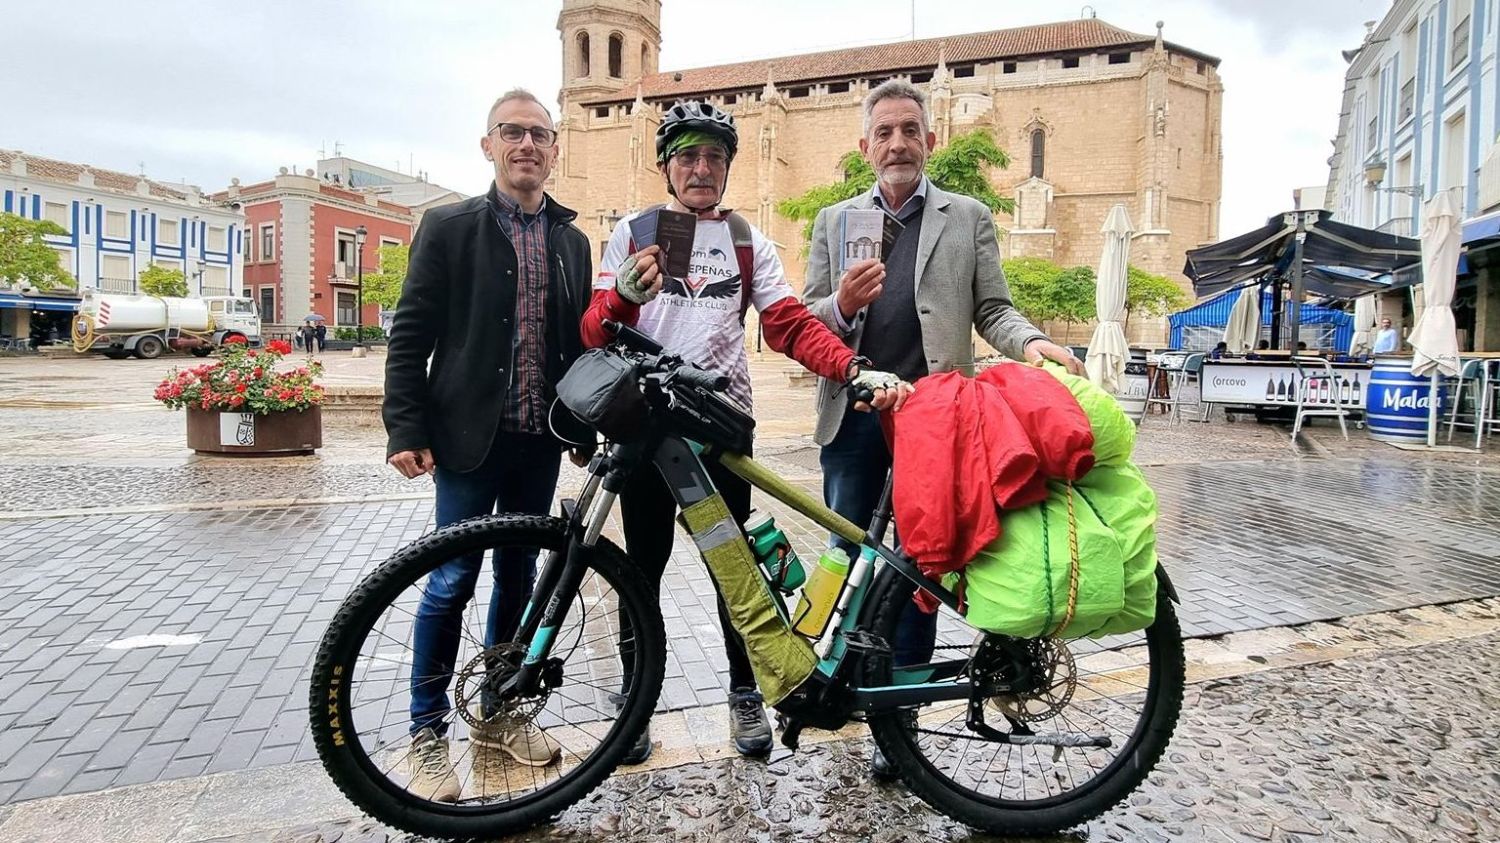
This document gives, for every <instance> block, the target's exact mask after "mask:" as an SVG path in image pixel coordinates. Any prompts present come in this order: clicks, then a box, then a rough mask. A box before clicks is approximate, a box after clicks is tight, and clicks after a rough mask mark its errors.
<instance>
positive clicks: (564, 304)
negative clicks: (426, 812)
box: [382, 89, 593, 802]
mask: <svg viewBox="0 0 1500 843" xmlns="http://www.w3.org/2000/svg"><path fill="white" fill-rule="evenodd" d="M552 125H553V124H552V117H551V115H550V114H548V112H547V109H546V108H545V107H543V106H542V104H541V103H540V102H539V101H537V99H536V97H534V96H532V95H531V94H530V93H528V92H526V91H523V90H519V89H518V90H513V91H510V92H509V93H507V94H505V95H504V96H502V97H500V98H499V99H498V100H496V101H495V104H494V105H492V106H491V107H490V111H489V119H488V121H487V122H486V123H485V126H486V127H487V128H486V132H485V135H484V137H482V138H480V140H479V148H480V149H481V150H482V151H483V153H484V157H485V158H486V159H488V160H489V161H491V162H492V163H493V165H494V168H495V179H494V182H493V183H492V184H491V185H490V188H489V191H488V193H487V194H486V195H485V196H480V197H475V198H473V199H469V200H467V201H465V202H461V203H458V204H455V205H448V206H444V207H441V208H437V209H434V210H432V211H429V212H427V214H426V216H424V217H423V219H422V225H421V227H420V228H419V229H418V231H417V235H416V237H415V238H414V239H413V241H412V247H411V260H410V263H409V264H408V267H407V273H406V281H405V284H404V285H403V287H402V291H401V300H400V303H399V304H398V305H397V307H396V315H395V320H394V323H393V325H392V327H391V338H390V344H389V349H388V356H387V358H386V367H385V403H384V406H383V408H382V415H383V417H384V420H385V428H386V432H387V434H388V435H389V445H388V447H387V453H388V455H389V456H388V459H387V462H389V463H390V464H391V466H393V467H394V468H395V469H396V470H397V471H399V472H401V474H402V475H403V476H405V477H408V478H415V477H419V476H422V475H427V474H430V475H432V476H433V478H434V480H435V482H436V486H437V500H436V516H437V525H438V526H439V527H443V526H446V525H448V524H453V523H455V522H458V521H462V520H464V519H466V518H473V517H476V516H480V515H488V514H490V513H492V512H495V511H496V510H497V509H498V511H500V512H510V513H527V514H538V515H544V514H546V513H547V512H548V510H549V509H550V507H551V504H552V495H553V492H554V491H555V490H556V487H557V475H558V469H559V464H560V461H561V453H562V450H563V449H564V448H565V447H567V446H566V445H565V444H564V442H563V441H562V440H560V439H558V438H557V436H556V435H555V434H554V433H553V432H552V430H553V428H551V427H549V424H548V408H549V407H550V405H551V402H552V398H553V395H554V387H555V385H556V383H557V381H558V380H559V379H561V378H562V376H563V373H564V372H566V371H567V369H568V367H569V366H570V365H572V363H573V361H574V360H575V359H577V357H578V355H579V354H581V353H582V351H583V346H582V342H581V339H580V336H579V331H578V326H579V321H580V319H581V318H582V316H583V311H584V308H585V307H586V306H587V304H588V299H589V281H590V277H591V276H592V274H593V261H592V258H591V255H590V249H589V243H588V239H587V238H586V237H585V236H584V234H583V232H581V231H579V230H578V229H577V228H576V227H575V226H574V225H573V219H574V217H575V216H576V214H575V213H574V212H573V211H571V210H569V209H567V208H564V207H563V206H561V205H559V204H557V202H556V201H555V200H553V199H552V197H550V196H548V195H546V193H544V192H543V185H544V184H545V182H546V180H547V175H548V173H549V172H551V170H552V165H553V163H554V162H555V161H556V160H557V149H556V141H557V133H556V132H555V131H554V130H553V128H552ZM429 358H430V360H431V364H430V366H429ZM573 441H584V440H583V439H580V438H575V439H574V440H573ZM496 556H497V557H498V558H495V559H494V561H493V568H494V571H493V576H494V593H493V595H492V597H491V602H490V606H489V609H488V615H487V617H486V619H485V622H484V626H485V632H484V635H485V644H486V646H490V645H493V644H494V643H495V642H500V641H506V640H508V639H509V638H510V637H511V636H512V635H513V634H514V632H515V628H516V626H517V625H518V623H519V619H520V615H521V611H522V609H523V608H524V607H525V605H526V601H527V599H528V598H529V597H530V595H531V587H532V580H533V577H534V576H535V565H536V554H535V552H525V553H512V552H506V553H500V554H496ZM482 563H483V554H476V555H474V556H473V557H469V558H464V559H461V560H455V561H452V562H448V563H446V564H444V565H443V566H442V567H440V568H438V569H437V570H436V571H433V573H432V574H431V575H429V577H428V582H427V586H426V589H425V590H424V592H423V595H422V599H421V603H420V604H419V606H418V608H417V613H416V621H415V625H414V630H413V645H412V649H413V654H412V658H413V664H412V679H411V726H410V732H411V736H412V745H411V752H410V757H409V759H408V765H409V768H410V770H411V773H412V777H411V783H410V785H409V788H410V789H411V791H412V792H413V793H417V794H418V795H420V796H423V797H425V798H427V799H432V800H434V801H440V802H454V801H457V800H458V798H459V796H460V791H461V786H460V782H459V781H458V778H457V776H456V775H455V774H454V769H453V765H452V764H451V763H450V759H449V747H448V740H447V729H448V725H449V724H450V723H452V722H453V720H454V718H455V716H456V714H455V712H453V711H452V704H451V703H450V701H449V699H448V686H449V685H450V684H451V683H452V679H453V668H454V661H455V659H456V657H457V653H458V649H459V643H460V636H461V631H462V629H463V627H464V626H465V625H466V621H465V619H464V611H465V608H466V607H467V605H468V603H469V601H470V600H471V599H472V598H473V596H474V591H475V587H476V585H477V583H478V580H479V574H480V568H481V565H482ZM475 714H477V715H478V716H477V717H476V718H475V719H476V720H478V721H483V720H484V719H485V718H487V717H489V716H491V713H490V712H482V711H481V712H475ZM471 733H472V734H471V737H472V740H473V743H474V746H475V747H476V748H482V749H485V750H489V751H493V752H503V753H505V754H506V755H509V756H510V757H511V758H512V759H514V760H515V761H516V762H518V763H521V764H527V765H531V766H537V767H542V766H547V765H550V764H553V763H555V762H556V761H557V759H558V755H559V748H558V745H557V744H556V742H554V741H552V740H551V739H550V738H548V737H547V735H546V734H545V733H543V732H542V730H541V729H539V728H537V727H535V726H533V725H529V724H528V725H527V726H525V727H523V728H513V729H509V730H506V729H502V728H501V727H499V726H498V725H493V726H489V727H485V726H483V725H481V726H476V727H474V728H473V729H472V730H471ZM475 766H476V769H477V768H478V767H479V766H480V765H479V763H478V762H477V761H476V764H475Z"/></svg>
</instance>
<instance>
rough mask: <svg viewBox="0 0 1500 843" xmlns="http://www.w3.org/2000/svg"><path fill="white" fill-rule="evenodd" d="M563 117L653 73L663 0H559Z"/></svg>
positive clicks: (558, 24) (656, 58) (558, 23)
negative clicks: (589, 102)
mask: <svg viewBox="0 0 1500 843" xmlns="http://www.w3.org/2000/svg"><path fill="white" fill-rule="evenodd" d="M557 31H558V34H559V35H561V36H562V62H563V72H562V79H563V85H562V93H561V97H560V98H561V100H562V107H563V115H562V116H563V117H564V118H566V117H568V116H569V112H570V111H572V110H573V107H574V106H575V105H576V104H577V103H578V102H580V101H582V100H584V99H588V98H591V97H598V96H604V95H608V94H612V93H614V92H616V91H618V90H620V89H621V88H622V87H625V86H628V85H632V84H634V83H636V82H639V81H640V80H641V79H642V78H643V77H646V76H650V75H652V74H654V73H656V66H657V61H658V59H659V58H660V56H661V0H563V5H562V12H561V13H559V14H558V16H557Z"/></svg>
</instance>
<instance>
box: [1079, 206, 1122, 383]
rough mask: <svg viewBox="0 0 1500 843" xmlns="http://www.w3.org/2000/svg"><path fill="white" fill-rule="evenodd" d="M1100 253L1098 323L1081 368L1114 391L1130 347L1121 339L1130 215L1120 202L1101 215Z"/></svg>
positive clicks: (1120, 381) (1096, 296)
mask: <svg viewBox="0 0 1500 843" xmlns="http://www.w3.org/2000/svg"><path fill="white" fill-rule="evenodd" d="M1100 230H1101V231H1103V232H1104V253H1103V254H1102V255H1101V256H1100V257H1099V273H1098V275H1097V277H1096V285H1097V286H1096V287H1095V288H1094V308H1095V313H1096V316H1097V320H1098V325H1097V326H1096V327H1095V328H1094V336H1093V338H1092V339H1091V340H1089V349H1088V354H1087V355H1086V356H1085V357H1084V363H1083V365H1084V368H1085V369H1087V370H1088V373H1089V380H1091V381H1093V382H1094V383H1096V384H1098V385H1099V386H1100V387H1101V388H1103V389H1104V391H1105V392H1109V393H1118V392H1119V391H1120V387H1121V386H1123V385H1124V381H1125V360H1126V359H1127V358H1128V357H1129V356H1130V346H1129V345H1127V344H1126V342H1125V329H1124V327H1123V326H1122V324H1121V323H1123V322H1124V321H1125V289H1126V283H1127V276H1128V275H1129V271H1130V234H1131V228H1130V216H1129V215H1128V214H1127V213H1126V212H1125V206H1124V205H1116V206H1114V207H1113V208H1110V209H1109V215H1108V216H1106V217H1105V218H1104V227H1103V228H1102V229H1100Z"/></svg>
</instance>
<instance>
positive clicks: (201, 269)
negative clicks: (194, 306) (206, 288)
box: [198, 258, 206, 296]
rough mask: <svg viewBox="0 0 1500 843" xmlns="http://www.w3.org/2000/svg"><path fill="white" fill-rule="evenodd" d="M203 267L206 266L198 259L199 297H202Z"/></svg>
mask: <svg viewBox="0 0 1500 843" xmlns="http://www.w3.org/2000/svg"><path fill="white" fill-rule="evenodd" d="M205 266H206V264H204V263H203V259H202V258H199V259H198V295H200V296H201V295H203V269H204V267H205Z"/></svg>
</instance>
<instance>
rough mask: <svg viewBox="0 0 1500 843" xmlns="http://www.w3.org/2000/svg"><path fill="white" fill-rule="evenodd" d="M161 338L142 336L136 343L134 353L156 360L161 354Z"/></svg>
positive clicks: (143, 358) (146, 358)
mask: <svg viewBox="0 0 1500 843" xmlns="http://www.w3.org/2000/svg"><path fill="white" fill-rule="evenodd" d="M161 349H162V344H161V340H159V339H157V338H156V337H141V339H140V342H137V343H136V344H135V351H134V354H135V356H136V357H139V358H141V359H142V360H155V359H156V358H158V357H160V356H161Z"/></svg>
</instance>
